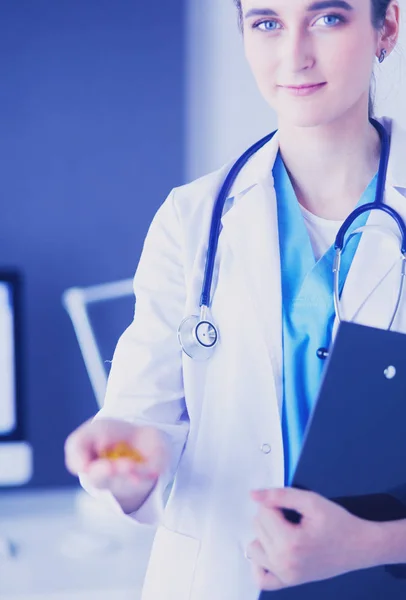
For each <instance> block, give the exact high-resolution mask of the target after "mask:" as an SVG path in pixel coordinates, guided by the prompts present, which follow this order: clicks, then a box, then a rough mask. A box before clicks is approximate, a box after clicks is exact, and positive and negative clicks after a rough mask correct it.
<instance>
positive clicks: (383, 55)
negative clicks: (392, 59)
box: [378, 48, 386, 63]
mask: <svg viewBox="0 0 406 600" xmlns="http://www.w3.org/2000/svg"><path fill="white" fill-rule="evenodd" d="M385 57H386V50H385V48H382V50H381V54H380V55H379V58H378V60H379V62H380V63H383V61H384V60H385Z"/></svg>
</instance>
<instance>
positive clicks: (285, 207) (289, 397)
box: [273, 153, 378, 485]
mask: <svg viewBox="0 0 406 600" xmlns="http://www.w3.org/2000/svg"><path fill="white" fill-rule="evenodd" d="M273 176H274V180H275V192H276V198H277V208H278V227H279V245H280V257H281V279H282V281H281V284H282V343H283V409H282V430H283V440H284V454H285V485H289V484H290V483H291V480H292V477H293V474H294V470H295V468H296V464H297V461H298V458H299V454H300V451H301V447H302V443H303V437H304V432H305V428H306V425H307V422H308V419H309V416H310V414H311V411H312V408H313V406H314V403H315V400H316V398H317V393H318V390H319V386H320V381H321V375H322V372H323V367H324V365H325V361H324V360H322V359H320V358H318V357H317V350H318V349H319V348H320V347H324V348H328V347H329V346H330V344H331V338H332V329H333V324H334V317H335V311H334V299H333V273H332V268H333V261H334V252H335V251H334V246H331V247H330V248H329V249H328V250H327V252H326V253H325V254H324V255H323V256H322V257H321V258H320V260H319V261H318V262H316V260H315V257H314V252H313V249H312V246H311V242H310V238H309V234H308V232H307V228H306V225H305V222H304V219H303V215H302V212H301V209H300V206H299V203H298V200H297V197H296V194H295V191H294V189H293V186H292V183H291V181H290V178H289V175H288V172H287V170H286V168H285V165H284V163H283V160H282V157H281V155H280V153H278V156H277V158H276V162H275V165H274V168H273ZM377 180H378V177H377V174H376V175H375V177H374V178H373V179H372V181H371V182H370V184H369V185H368V187H367V189H366V190H365V192H364V194H363V195H362V197H361V199H360V201H359V203H358V205H357V206H361V205H363V204H366V203H367V202H374V200H375V194H376V186H377ZM368 215H369V213H364V214H363V215H361V216H360V217H358V218H357V219H356V220H355V221H354V223H353V224H352V226H351V228H350V231H352V230H354V229H356V228H357V227H360V226H362V225H365V223H366V221H367V219H368ZM360 237H361V236H360V235H356V236H354V237H353V238H351V240H350V242H349V243H348V245H347V247H346V250H345V251H344V253H343V255H342V266H341V276H340V293H341V291H342V289H343V287H344V283H345V280H346V277H347V274H348V271H349V269H350V266H351V262H352V259H353V257H354V254H355V252H356V249H357V246H358V243H359V240H360Z"/></svg>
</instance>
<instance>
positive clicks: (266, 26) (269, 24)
mask: <svg viewBox="0 0 406 600" xmlns="http://www.w3.org/2000/svg"><path fill="white" fill-rule="evenodd" d="M279 25H280V23H278V21H272V20H269V19H268V20H267V21H260V22H259V23H254V25H253V29H259V30H260V31H275V30H276V29H279V28H280V27H277V26H279Z"/></svg>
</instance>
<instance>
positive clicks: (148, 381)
mask: <svg viewBox="0 0 406 600" xmlns="http://www.w3.org/2000/svg"><path fill="white" fill-rule="evenodd" d="M134 293H135V297H136V304H135V315H134V320H133V322H132V323H131V325H130V326H129V327H128V328H127V330H126V331H125V332H124V333H123V335H122V336H121V338H120V339H119V341H118V344H117V347H116V350H115V353H114V356H113V361H112V366H111V371H110V375H109V380H108V386H107V393H106V397H105V402H104V406H103V408H102V409H101V410H100V411H99V413H98V414H97V415H96V417H95V418H106V417H109V418H116V419H124V420H126V421H129V422H131V423H135V424H139V425H153V426H155V427H157V428H159V429H160V430H161V431H162V432H163V433H164V434H165V435H166V436H167V440H168V442H169V447H170V449H171V456H170V466H169V468H168V470H167V472H166V473H165V474H164V475H163V476H161V478H160V480H159V481H158V484H157V486H156V487H155V488H154V490H153V492H152V493H151V494H150V496H149V497H148V499H147V500H146V502H145V503H144V504H143V505H142V506H141V507H140V509H139V510H138V511H137V512H136V513H133V514H131V515H129V516H130V517H131V518H132V519H135V520H136V521H139V522H141V523H148V524H157V523H158V522H159V521H160V518H161V516H162V512H163V503H164V492H165V489H166V488H167V486H168V484H169V483H170V482H171V481H172V479H173V477H174V475H175V473H176V469H177V465H178V463H179V460H180V457H181V455H182V452H183V448H184V446H185V442H186V439H187V435H188V431H189V418H188V413H187V409H186V405H185V399H184V391H183V379H182V355H181V348H180V346H179V342H178V339H177V329H178V326H179V323H180V322H181V321H182V318H183V313H184V306H185V298H186V286H185V276H184V269H183V243H182V231H181V227H180V220H179V217H178V213H177V209H176V205H175V191H172V192H171V194H170V195H169V197H168V198H167V199H166V201H165V202H164V203H163V205H162V206H161V207H160V209H159V210H158V212H157V214H156V215H155V217H154V219H153V221H152V224H151V226H150V229H149V232H148V235H147V237H146V240H145V242H144V248H143V251H142V254H141V259H140V262H139V265H138V268H137V271H136V275H135V278H134ZM80 481H81V483H82V485H83V487H84V488H85V489H87V491H89V492H90V493H91V495H93V496H95V497H99V498H100V499H104V500H105V502H107V503H109V504H110V505H111V506H113V507H115V508H116V509H117V510H121V507H119V504H118V502H117V501H116V500H115V498H114V497H113V496H112V494H111V493H110V492H107V491H96V490H94V489H91V486H90V485H89V484H88V482H87V481H86V476H85V475H83V474H82V475H81V476H80Z"/></svg>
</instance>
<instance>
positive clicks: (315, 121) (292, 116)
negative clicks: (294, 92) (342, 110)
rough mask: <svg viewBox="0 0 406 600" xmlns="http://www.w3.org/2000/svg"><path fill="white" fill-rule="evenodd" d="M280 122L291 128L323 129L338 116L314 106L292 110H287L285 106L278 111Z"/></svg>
mask: <svg viewBox="0 0 406 600" xmlns="http://www.w3.org/2000/svg"><path fill="white" fill-rule="evenodd" d="M278 117H279V119H278V120H279V122H280V123H284V124H288V125H289V126H291V127H321V126H323V125H328V124H329V123H331V122H332V121H334V119H335V118H336V116H335V115H334V114H332V112H331V110H323V109H320V108H317V109H316V107H312V106H303V107H301V108H300V109H298V108H297V107H296V108H292V109H291V110H287V107H286V106H285V107H284V108H283V109H282V110H280V111H278Z"/></svg>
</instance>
